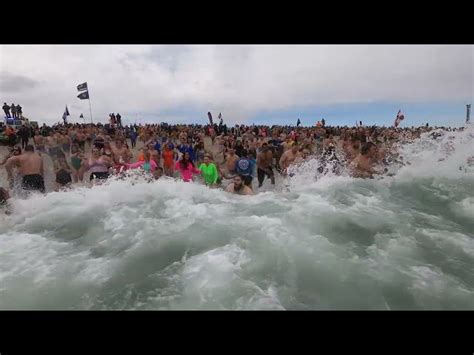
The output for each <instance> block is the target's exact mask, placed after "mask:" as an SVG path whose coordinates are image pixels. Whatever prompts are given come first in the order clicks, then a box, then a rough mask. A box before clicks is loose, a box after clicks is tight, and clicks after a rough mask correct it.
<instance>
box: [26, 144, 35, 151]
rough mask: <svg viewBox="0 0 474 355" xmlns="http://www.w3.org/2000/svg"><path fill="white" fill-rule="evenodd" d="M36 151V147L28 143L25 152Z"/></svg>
mask: <svg viewBox="0 0 474 355" xmlns="http://www.w3.org/2000/svg"><path fill="white" fill-rule="evenodd" d="M34 151H35V147H33V146H32V145H31V144H28V145H27V146H26V147H25V152H34Z"/></svg>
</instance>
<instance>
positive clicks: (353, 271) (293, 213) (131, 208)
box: [0, 129, 474, 310]
mask: <svg viewBox="0 0 474 355" xmlns="http://www.w3.org/2000/svg"><path fill="white" fill-rule="evenodd" d="M473 155H474V132H473V130H472V129H467V130H465V131H464V132H456V133H450V132H445V133H444V134H443V135H442V136H441V137H438V138H436V139H434V138H433V137H430V136H429V135H424V136H423V137H422V138H421V139H420V140H418V141H416V142H415V143H413V144H407V145H405V146H404V147H403V149H402V156H403V157H404V161H405V162H409V163H410V164H409V165H405V166H401V167H396V168H394V169H395V170H394V171H393V176H384V177H383V178H376V179H365V180H362V179H353V178H350V177H349V176H347V175H345V174H343V175H342V176H334V175H331V174H329V175H324V176H320V175H318V174H316V168H317V166H318V161H316V160H312V161H309V162H308V163H306V164H304V165H303V166H302V167H300V168H299V169H297V171H296V173H295V175H294V176H293V177H292V178H289V179H286V180H280V181H278V182H277V186H276V187H272V186H270V181H266V182H265V185H264V188H263V189H262V190H263V191H262V192H260V193H258V194H256V195H254V196H250V197H246V196H235V195H231V194H229V193H226V192H224V191H222V190H218V189H209V188H207V187H205V186H202V185H200V184H192V183H183V182H179V181H174V180H159V181H157V182H153V183H148V182H146V181H145V180H144V179H142V178H140V177H136V178H130V179H127V180H112V181H110V182H108V183H106V184H104V185H100V186H95V187H93V188H86V187H79V188H76V189H74V190H73V191H68V192H52V193H48V194H47V195H45V196H41V195H33V196H31V197H29V198H28V199H19V198H18V199H17V198H14V199H13V201H12V206H13V211H14V213H13V214H12V215H11V216H3V215H2V216H1V217H0V309H17V310H26V309H28V310H29V309H42V310H43V309H62V310H69V309H76V310H122V309H127V310H181V309H213V310H348V309H350V310H430V309H436V310H438V309H439V310H460V309H469V310H472V309H474V166H469V165H468V164H467V159H468V158H469V157H470V156H473Z"/></svg>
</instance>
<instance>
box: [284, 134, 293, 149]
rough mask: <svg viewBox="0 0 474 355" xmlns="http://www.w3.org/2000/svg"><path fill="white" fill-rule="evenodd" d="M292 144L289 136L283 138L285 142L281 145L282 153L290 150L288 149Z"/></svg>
mask: <svg viewBox="0 0 474 355" xmlns="http://www.w3.org/2000/svg"><path fill="white" fill-rule="evenodd" d="M293 144H294V142H293V141H292V140H291V137H290V136H287V137H286V138H285V141H284V142H283V143H282V144H281V145H282V146H283V151H284V152H286V151H288V150H290V148H291V147H292V146H293Z"/></svg>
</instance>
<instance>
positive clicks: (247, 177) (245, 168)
mask: <svg viewBox="0 0 474 355" xmlns="http://www.w3.org/2000/svg"><path fill="white" fill-rule="evenodd" d="M241 154H242V157H241V158H240V159H239V160H237V162H236V163H235V171H236V173H237V174H238V175H240V176H242V179H243V180H244V184H245V185H246V186H248V187H249V188H250V189H252V180H253V178H254V170H255V162H254V161H252V159H250V158H249V157H248V152H247V150H246V149H244V150H242V152H241Z"/></svg>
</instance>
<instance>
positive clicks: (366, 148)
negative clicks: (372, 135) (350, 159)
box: [360, 142, 376, 155]
mask: <svg viewBox="0 0 474 355" xmlns="http://www.w3.org/2000/svg"><path fill="white" fill-rule="evenodd" d="M375 146H376V145H375V144H374V143H372V142H367V143H365V144H364V145H363V146H362V149H361V150H360V153H361V154H362V155H367V153H368V152H369V150H370V148H372V147H375Z"/></svg>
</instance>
